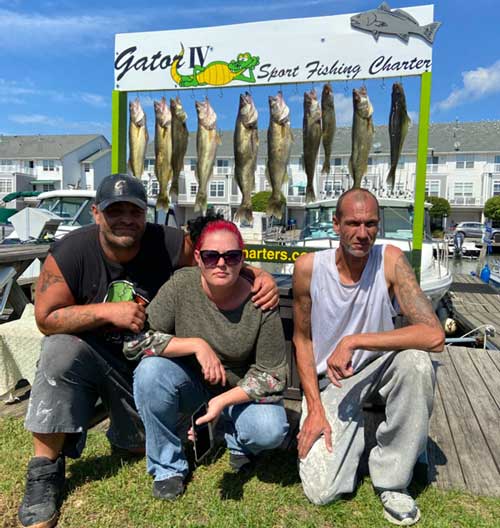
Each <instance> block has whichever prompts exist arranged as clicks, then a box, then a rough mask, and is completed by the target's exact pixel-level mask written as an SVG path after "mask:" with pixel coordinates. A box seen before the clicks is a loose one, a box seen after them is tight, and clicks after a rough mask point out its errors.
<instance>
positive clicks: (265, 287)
mask: <svg viewBox="0 0 500 528" xmlns="http://www.w3.org/2000/svg"><path fill="white" fill-rule="evenodd" d="M254 275H255V279H254V281H253V287H252V293H253V294H254V295H253V296H252V302H253V303H254V304H256V305H257V306H259V307H260V308H261V309H262V310H272V309H273V308H276V307H277V306H278V304H279V302H280V294H279V291H278V286H277V285H276V282H275V281H274V279H273V276H272V275H271V274H270V273H267V271H263V270H259V271H256V270H254Z"/></svg>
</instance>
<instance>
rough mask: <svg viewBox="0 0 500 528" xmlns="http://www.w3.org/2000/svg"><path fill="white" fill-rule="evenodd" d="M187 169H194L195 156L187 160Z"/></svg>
mask: <svg viewBox="0 0 500 528" xmlns="http://www.w3.org/2000/svg"><path fill="white" fill-rule="evenodd" d="M189 169H190V170H191V171H192V172H194V171H195V170H196V159H195V158H191V159H190V160H189Z"/></svg>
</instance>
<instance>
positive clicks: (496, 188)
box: [0, 180, 500, 196]
mask: <svg viewBox="0 0 500 528" xmlns="http://www.w3.org/2000/svg"><path fill="white" fill-rule="evenodd" d="M0 181H1V180H0ZM0 192H1V189H0ZM493 196H500V180H495V181H494V182H493Z"/></svg>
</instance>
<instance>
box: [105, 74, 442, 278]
mask: <svg viewBox="0 0 500 528" xmlns="http://www.w3.org/2000/svg"><path fill="white" fill-rule="evenodd" d="M359 80H360V81H361V80H362V79H359ZM431 84H432V73H431V72H426V73H423V74H422V75H420V111H419V121H418V145H417V170H416V177H415V204H414V217H413V245H412V254H411V263H412V266H413V269H414V270H415V274H416V276H417V279H418V280H419V281H420V269H421V260H422V244H423V239H424V202H425V181H426V172H427V146H428V143H429V139H428V138H429V117H430V110H431ZM127 95H128V94H127V92H120V91H118V90H113V92H112V97H111V113H112V115H111V125H112V128H111V130H112V132H111V143H112V150H111V171H112V172H113V173H117V172H122V173H123V172H126V171H127V161H126V159H127Z"/></svg>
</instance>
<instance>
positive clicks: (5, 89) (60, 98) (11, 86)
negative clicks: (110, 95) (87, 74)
mask: <svg viewBox="0 0 500 528" xmlns="http://www.w3.org/2000/svg"><path fill="white" fill-rule="evenodd" d="M30 97H47V98H49V99H51V100H52V101H55V102H56V103H73V102H76V103H79V102H82V103H85V104H88V105H90V106H94V107H97V108H104V107H106V106H108V104H109V103H108V101H107V99H106V98H105V97H103V96H102V95H99V94H95V93H90V92H74V93H69V94H67V93H65V92H58V91H56V90H44V89H40V88H37V87H35V86H34V85H33V83H32V82H31V81H30V80H23V81H13V80H8V79H1V78H0V104H23V103H27V102H28V100H29V98H30Z"/></svg>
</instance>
